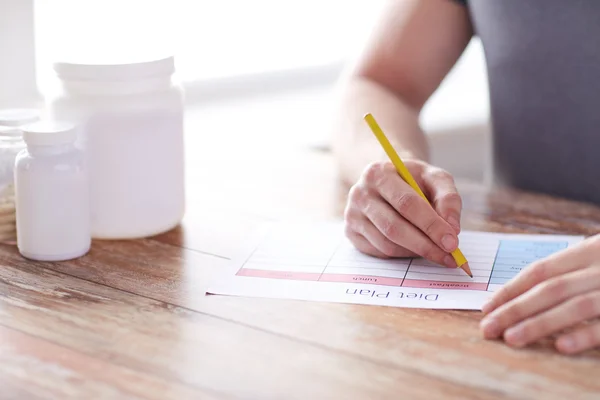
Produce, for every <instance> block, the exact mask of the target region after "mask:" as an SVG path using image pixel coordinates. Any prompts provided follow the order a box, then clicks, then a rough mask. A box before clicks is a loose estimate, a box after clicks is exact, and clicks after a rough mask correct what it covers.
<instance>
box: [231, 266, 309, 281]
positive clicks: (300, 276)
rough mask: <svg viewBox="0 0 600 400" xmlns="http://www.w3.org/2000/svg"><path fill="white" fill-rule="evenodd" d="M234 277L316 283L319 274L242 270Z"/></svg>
mask: <svg viewBox="0 0 600 400" xmlns="http://www.w3.org/2000/svg"><path fill="white" fill-rule="evenodd" d="M236 275H237V276H250V277H253V278H271V279H289V280H293V281H317V280H319V275H321V274H314V273H309V272H290V271H270V270H264V269H250V268H242V269H240V270H239V271H238V273H237V274H236Z"/></svg>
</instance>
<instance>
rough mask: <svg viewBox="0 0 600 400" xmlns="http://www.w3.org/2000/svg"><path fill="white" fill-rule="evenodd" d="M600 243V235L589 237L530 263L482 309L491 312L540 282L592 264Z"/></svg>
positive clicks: (485, 312) (487, 312) (484, 311)
mask: <svg viewBox="0 0 600 400" xmlns="http://www.w3.org/2000/svg"><path fill="white" fill-rule="evenodd" d="M599 244H600V237H595V238H593V239H588V240H585V241H583V242H581V243H580V244H577V245H576V246H573V247H570V248H568V249H566V250H563V251H561V252H558V253H555V254H552V255H551V256H549V257H546V258H545V259H543V260H540V261H537V262H535V263H533V264H531V265H529V266H528V267H526V268H525V269H523V270H522V271H521V272H520V273H519V274H518V275H517V276H516V277H515V278H513V279H512V280H511V281H510V282H508V283H507V284H505V285H504V286H503V287H502V288H500V289H499V290H498V291H497V292H495V293H494V294H493V295H492V297H491V298H490V300H489V301H488V303H486V304H485V305H484V306H483V307H482V309H481V311H483V313H484V314H489V313H490V312H492V311H493V310H495V309H496V308H498V307H499V306H500V305H502V304H504V303H506V302H508V301H510V300H512V299H514V298H515V297H517V296H520V295H521V294H523V293H525V292H526V291H528V290H529V289H531V288H532V287H534V286H535V285H537V284H538V283H540V282H543V281H545V280H548V279H550V278H553V277H555V276H558V275H561V274H565V273H568V272H572V271H575V270H577V269H580V268H582V267H585V266H588V265H590V264H592V263H593V262H594V257H595V254H597V253H596V252H595V250H596V249H597V248H598V246H599ZM594 247H596V248H594Z"/></svg>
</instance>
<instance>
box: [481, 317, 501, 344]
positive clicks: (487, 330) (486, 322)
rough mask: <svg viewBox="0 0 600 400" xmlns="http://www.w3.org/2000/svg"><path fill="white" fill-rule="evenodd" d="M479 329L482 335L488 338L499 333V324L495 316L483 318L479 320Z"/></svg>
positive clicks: (494, 336) (495, 336)
mask: <svg viewBox="0 0 600 400" xmlns="http://www.w3.org/2000/svg"><path fill="white" fill-rule="evenodd" d="M481 329H482V330H483V335H484V336H485V337H486V338H488V339H492V338H497V337H498V335H500V325H499V324H498V321H497V320H496V319H495V318H484V319H483V320H482V321H481Z"/></svg>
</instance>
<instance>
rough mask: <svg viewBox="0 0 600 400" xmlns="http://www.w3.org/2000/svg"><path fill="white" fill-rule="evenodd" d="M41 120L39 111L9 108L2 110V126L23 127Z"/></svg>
mask: <svg viewBox="0 0 600 400" xmlns="http://www.w3.org/2000/svg"><path fill="white" fill-rule="evenodd" d="M39 119H40V114H39V112H38V110H35V109H30V108H7V109H4V110H0V126H11V127H16V126H21V125H25V124H30V123H32V122H35V121H37V120H39Z"/></svg>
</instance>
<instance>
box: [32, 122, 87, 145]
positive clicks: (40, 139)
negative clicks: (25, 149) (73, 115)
mask: <svg viewBox="0 0 600 400" xmlns="http://www.w3.org/2000/svg"><path fill="white" fill-rule="evenodd" d="M21 130H22V131H23V139H24V140H25V143H27V144H31V145H34V146H51V145H55V144H66V143H72V142H74V141H75V140H76V139H77V131H76V129H75V125H72V124H69V123H66V122H61V121H39V122H34V123H33V124H29V125H25V126H23V127H22V128H21Z"/></svg>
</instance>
